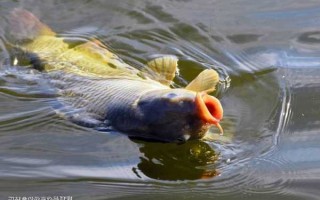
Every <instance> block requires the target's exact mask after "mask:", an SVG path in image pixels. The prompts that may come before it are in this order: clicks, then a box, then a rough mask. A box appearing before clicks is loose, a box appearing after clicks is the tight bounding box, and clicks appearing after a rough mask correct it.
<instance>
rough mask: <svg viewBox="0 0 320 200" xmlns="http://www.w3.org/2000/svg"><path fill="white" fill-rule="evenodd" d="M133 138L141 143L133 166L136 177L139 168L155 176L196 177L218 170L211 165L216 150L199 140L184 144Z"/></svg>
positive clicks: (164, 178) (163, 177) (211, 173)
mask: <svg viewBox="0 0 320 200" xmlns="http://www.w3.org/2000/svg"><path fill="white" fill-rule="evenodd" d="M135 142H137V143H139V144H140V145H141V147H140V148H139V150H140V152H141V153H142V156H141V157H140V163H138V164H137V168H133V170H134V172H135V173H136V175H137V176H138V177H140V178H141V175H139V172H142V173H143V174H144V175H145V176H147V177H149V178H152V179H158V180H196V179H206V178H212V177H214V176H217V175H218V174H219V173H218V171H217V170H216V168H215V163H216V161H217V160H218V157H219V154H218V153H217V152H215V151H214V150H213V149H212V148H211V147H210V146H209V145H208V144H207V143H205V142H203V141H190V142H187V143H184V144H170V143H153V142H142V141H135Z"/></svg>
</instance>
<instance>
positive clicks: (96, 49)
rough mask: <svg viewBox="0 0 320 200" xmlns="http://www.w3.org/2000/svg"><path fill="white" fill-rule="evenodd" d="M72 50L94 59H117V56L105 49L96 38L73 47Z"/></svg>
mask: <svg viewBox="0 0 320 200" xmlns="http://www.w3.org/2000/svg"><path fill="white" fill-rule="evenodd" d="M73 50H75V51H78V52H81V53H84V54H86V55H88V56H90V57H93V58H95V59H99V60H104V61H107V62H108V61H109V60H110V59H118V56H117V55H116V54H114V53H112V52H111V51H109V50H108V49H107V47H106V46H105V45H104V44H103V43H102V42H100V41H99V40H97V39H93V40H90V41H88V42H85V43H83V44H80V45H78V46H76V47H74V48H73Z"/></svg>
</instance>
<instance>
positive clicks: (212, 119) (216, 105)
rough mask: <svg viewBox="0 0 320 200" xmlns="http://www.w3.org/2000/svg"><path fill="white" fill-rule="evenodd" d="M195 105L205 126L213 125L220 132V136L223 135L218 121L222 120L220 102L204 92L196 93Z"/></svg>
mask: <svg viewBox="0 0 320 200" xmlns="http://www.w3.org/2000/svg"><path fill="white" fill-rule="evenodd" d="M195 104H196V113H197V115H198V116H199V118H200V119H201V120H202V121H203V122H204V123H206V124H212V125H215V126H216V127H217V128H218V129H219V130H220V134H223V129H222V127H221V125H220V121H221V119H222V118H223V108H222V105H221V103H220V101H219V100H218V99H217V98H215V97H213V96H210V95H208V94H207V93H205V92H198V93H197V94H196V98H195Z"/></svg>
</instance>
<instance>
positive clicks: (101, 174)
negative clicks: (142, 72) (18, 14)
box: [0, 0, 320, 199]
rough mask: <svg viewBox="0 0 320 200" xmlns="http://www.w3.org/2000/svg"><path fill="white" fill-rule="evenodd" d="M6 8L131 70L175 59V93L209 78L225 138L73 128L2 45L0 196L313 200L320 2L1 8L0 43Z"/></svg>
mask: <svg viewBox="0 0 320 200" xmlns="http://www.w3.org/2000/svg"><path fill="white" fill-rule="evenodd" d="M15 7H23V8H26V9H28V10H30V11H32V12H33V13H35V15H37V16H39V17H40V18H41V19H42V20H43V21H44V22H45V23H47V24H49V25H50V26H51V27H52V28H53V29H54V30H56V31H57V32H59V33H68V34H70V35H74V36H79V37H91V36H94V37H97V38H99V39H101V40H102V41H103V42H105V43H106V44H108V45H109V46H110V48H112V49H113V51H114V52H116V53H117V54H118V55H119V56H120V57H121V58H123V59H124V60H125V61H126V62H128V63H130V64H132V65H134V66H139V65H142V64H143V63H145V62H147V58H148V56H150V55H152V54H157V53H165V54H173V55H176V56H177V57H179V59H180V61H179V67H180V72H181V73H180V76H179V77H177V79H176V83H177V85H179V86H184V85H186V84H187V82H189V81H190V80H192V78H194V77H195V76H196V75H197V73H199V72H200V71H201V70H203V69H205V68H215V69H217V70H218V71H219V73H220V74H221V79H222V83H221V85H220V87H219V90H218V92H217V95H218V97H219V98H220V99H221V102H222V104H223V106H224V109H225V117H224V120H223V122H222V126H223V127H224V129H225V132H226V136H225V137H217V142H204V141H192V142H188V143H186V144H181V145H177V144H162V143H152V142H142V141H132V140H130V139H128V138H127V137H126V136H125V135H122V134H120V133H116V132H111V133H103V132H98V131H94V130H91V129H87V128H83V127H80V126H77V125H75V124H72V123H71V122H68V121H66V120H64V119H62V118H61V117H59V116H58V115H56V114H55V112H54V111H53V109H52V108H51V107H50V105H49V104H48V102H49V101H51V100H52V99H54V97H52V95H51V91H50V90H49V89H48V88H46V87H45V86H44V85H43V84H41V79H40V78H39V77H38V75H37V74H34V73H31V72H30V70H21V69H17V68H16V67H13V66H8V65H6V63H5V60H6V58H8V53H7V51H6V49H5V48H4V46H3V45H2V46H1V52H0V53H1V56H0V58H1V66H0V67H1V70H0V103H1V104H0V105H1V106H0V197H1V199H8V197H9V196H20V197H23V196H25V197H30V196H34V197H36V196H39V197H41V196H72V197H73V199H151V198H152V199H163V198H165V199H242V198H245V199H258V198H259V199H271V198H273V199H320V145H319V144H320V57H319V55H320V2H319V1H316V0H314V1H311V0H310V1H306V2H302V1H300V0H281V1H278V0H270V1H255V0H242V1H238V0H228V1H209V0H201V1H195V0H194V1H192V0H185V1H183V0H176V1H174V0H162V1H156V0H154V1H147V0H139V1H138V0H137V1H126V0H123V1H102V0H101V1H98V0H95V1H90V0H87V1H62V0H61V1H58V0H56V1H54V0H52V1H36V0H35V1H32V0H29V1H27V0H25V1H23V0H21V1H19V0H17V1H1V3H0V17H1V20H0V27H1V28H0V34H1V38H2V41H5V40H6V36H5V35H6V33H5V28H4V27H5V25H6V20H5V16H7V15H8V13H9V11H10V10H11V9H12V8H15ZM230 80H231V81H230ZM44 91H46V92H45V93H46V95H43V92H44ZM40 94H41V95H40ZM212 131H213V132H214V131H215V130H212Z"/></svg>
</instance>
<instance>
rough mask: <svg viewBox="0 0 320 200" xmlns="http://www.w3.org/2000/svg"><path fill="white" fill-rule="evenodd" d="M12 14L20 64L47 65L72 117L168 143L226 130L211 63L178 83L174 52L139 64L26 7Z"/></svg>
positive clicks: (63, 109) (61, 109) (13, 46)
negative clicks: (67, 32) (70, 33)
mask: <svg viewBox="0 0 320 200" xmlns="http://www.w3.org/2000/svg"><path fill="white" fill-rule="evenodd" d="M7 21H8V33H9V37H10V41H11V42H10V48H9V49H10V52H11V53H10V54H11V55H12V57H14V59H13V60H14V61H13V64H15V65H19V66H29V67H32V68H34V69H36V70H38V71H40V72H41V73H42V74H43V77H44V78H45V79H46V80H47V81H48V83H49V84H50V85H51V86H52V87H54V88H56V89H57V93H58V97H57V100H58V102H59V103H58V105H59V106H57V107H56V108H55V109H56V110H57V113H60V115H61V116H63V117H65V118H67V119H69V120H71V121H72V122H74V123H77V124H80V125H83V126H87V127H91V128H95V129H97V130H103V129H104V128H105V127H111V128H112V129H114V130H117V131H119V132H121V133H124V134H127V135H128V136H129V137H133V138H138V139H143V140H155V141H161V142H186V141H187V140H194V139H201V138H203V137H204V136H205V135H206V132H207V131H208V129H209V128H210V127H212V126H216V127H217V128H218V129H219V131H220V133H221V134H223V128H222V127H221V125H220V121H221V120H222V118H223V108H222V105H221V102H220V101H219V99H217V98H216V97H214V96H212V95H210V94H209V93H211V92H213V91H214V90H215V89H216V87H217V84H218V83H219V74H218V73H217V71H216V70H214V69H205V70H203V71H202V72H201V73H200V74H199V75H198V76H197V77H196V78H195V79H194V80H192V81H191V82H190V83H189V84H188V85H187V86H186V87H185V88H174V87H173V86H172V85H173V79H174V77H175V75H176V73H177V71H178V58H177V57H176V56H174V55H160V56H157V57H155V58H153V59H151V60H150V61H149V62H148V63H147V64H146V67H145V68H143V69H137V68H135V67H132V66H130V65H129V64H127V63H125V62H124V61H123V60H122V59H121V58H120V57H119V56H117V55H116V54H114V53H113V52H111V51H110V50H109V48H108V47H107V46H106V45H105V44H103V42H101V41H99V40H98V39H95V38H93V39H90V40H86V41H81V40H80V41H79V40H74V39H72V38H69V37H66V36H64V35H62V34H58V33H56V32H54V31H53V30H52V29H51V28H50V27H49V26H48V25H46V24H45V23H43V22H42V21H40V19H39V18H37V17H36V16H35V15H34V14H32V13H31V12H29V11H27V10H25V9H22V8H15V9H13V10H12V11H11V13H10V15H9V17H8V19H7Z"/></svg>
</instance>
